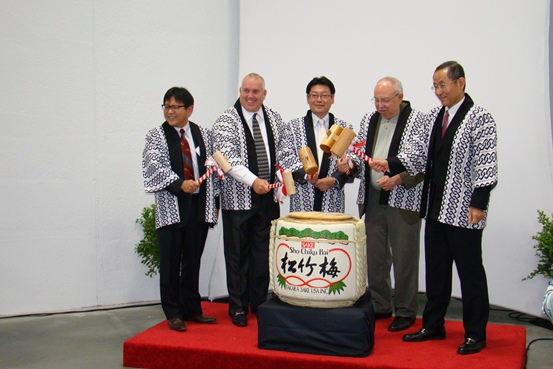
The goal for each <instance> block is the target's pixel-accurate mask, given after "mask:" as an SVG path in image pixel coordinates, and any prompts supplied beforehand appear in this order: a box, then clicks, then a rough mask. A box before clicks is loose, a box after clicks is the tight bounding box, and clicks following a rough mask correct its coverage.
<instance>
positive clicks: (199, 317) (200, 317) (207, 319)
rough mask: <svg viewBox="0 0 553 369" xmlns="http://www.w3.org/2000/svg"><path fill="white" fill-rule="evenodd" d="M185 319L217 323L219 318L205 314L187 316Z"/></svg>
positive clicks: (201, 322) (199, 322) (202, 322)
mask: <svg viewBox="0 0 553 369" xmlns="http://www.w3.org/2000/svg"><path fill="white" fill-rule="evenodd" d="M184 320H187V321H192V322H196V323H198V324H215V322H216V321H217V319H215V318H212V317H209V316H205V315H203V314H200V315H196V316H193V317H191V318H186V319H184Z"/></svg>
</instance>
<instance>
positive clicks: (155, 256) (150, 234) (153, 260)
mask: <svg viewBox="0 0 553 369" xmlns="http://www.w3.org/2000/svg"><path fill="white" fill-rule="evenodd" d="M155 214H156V206H155V204H152V205H150V206H147V207H145V208H144V209H142V217H141V218H139V219H137V220H136V223H138V224H140V225H141V226H142V230H143V231H144V237H143V238H142V239H141V240H140V242H139V243H137V244H136V247H135V249H134V250H135V251H136V253H137V254H138V255H139V256H140V257H141V258H142V260H141V263H142V264H144V265H146V266H147V267H148V270H147V271H146V273H145V274H146V275H147V276H148V277H153V276H154V275H155V274H157V273H158V271H159V243H158V239H157V232H156V220H155Z"/></svg>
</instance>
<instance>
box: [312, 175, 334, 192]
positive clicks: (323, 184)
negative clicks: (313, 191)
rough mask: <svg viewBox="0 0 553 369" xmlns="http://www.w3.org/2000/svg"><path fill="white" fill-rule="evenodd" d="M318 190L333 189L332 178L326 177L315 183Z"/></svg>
mask: <svg viewBox="0 0 553 369" xmlns="http://www.w3.org/2000/svg"><path fill="white" fill-rule="evenodd" d="M315 187H317V188H318V189H319V190H321V191H323V192H324V191H326V190H328V189H329V188H332V187H334V177H326V178H321V179H319V180H318V181H317V184H316V185H315Z"/></svg>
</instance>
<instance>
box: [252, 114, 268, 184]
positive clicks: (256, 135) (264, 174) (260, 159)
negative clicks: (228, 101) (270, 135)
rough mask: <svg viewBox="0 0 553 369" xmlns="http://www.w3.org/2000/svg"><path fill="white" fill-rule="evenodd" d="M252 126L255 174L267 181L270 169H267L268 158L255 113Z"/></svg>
mask: <svg viewBox="0 0 553 369" xmlns="http://www.w3.org/2000/svg"><path fill="white" fill-rule="evenodd" d="M252 127H253V140H254V142H255V152H256V154H257V169H258V170H257V176H258V177H259V178H261V179H265V180H267V181H269V180H270V178H269V177H270V176H271V171H270V170H269V160H268V159H267V151H266V150H265V143H264V142H263V136H261V130H260V129H259V122H258V121H257V113H256V114H254V115H253V119H252Z"/></svg>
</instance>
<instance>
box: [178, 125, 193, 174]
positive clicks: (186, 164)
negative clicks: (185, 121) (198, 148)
mask: <svg viewBox="0 0 553 369" xmlns="http://www.w3.org/2000/svg"><path fill="white" fill-rule="evenodd" d="M180 149H181V151H182V166H183V168H184V179H194V164H193V163H192V155H191V154H190V145H189V144H188V141H187V140H186V137H185V136H184V129H182V128H181V129H180Z"/></svg>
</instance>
